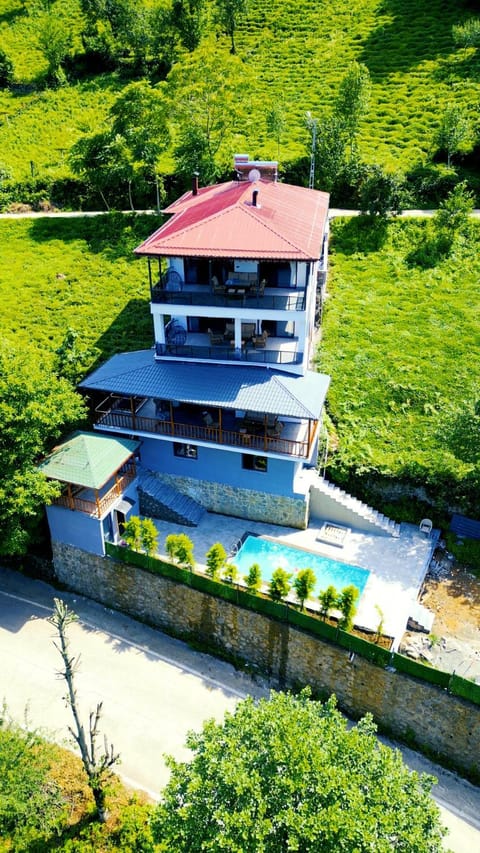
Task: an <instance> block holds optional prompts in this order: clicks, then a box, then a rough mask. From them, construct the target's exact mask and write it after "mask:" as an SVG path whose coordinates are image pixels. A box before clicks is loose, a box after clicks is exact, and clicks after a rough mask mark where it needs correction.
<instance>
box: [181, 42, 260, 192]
mask: <svg viewBox="0 0 480 853" xmlns="http://www.w3.org/2000/svg"><path fill="white" fill-rule="evenodd" d="M249 81H250V77H249V75H248V72H247V70H246V67H245V65H244V63H242V62H241V60H240V59H238V57H236V56H230V55H229V54H228V53H224V52H222V51H220V50H219V49H218V45H216V44H215V45H213V44H211V43H210V42H207V41H205V42H203V43H202V44H201V45H200V47H199V48H197V50H196V51H195V52H194V53H191V54H188V55H187V56H186V57H185V58H184V59H183V61H182V62H181V63H180V62H177V63H176V65H174V66H173V68H172V70H171V72H170V74H169V75H168V78H167V92H168V97H169V102H170V114H171V117H172V119H173V121H174V122H175V128H174V135H175V145H174V154H175V160H176V164H177V171H179V172H180V173H181V174H182V175H184V176H185V177H187V178H188V181H189V182H190V179H191V176H192V171H198V172H199V174H200V180H201V181H202V182H203V183H209V182H210V181H211V180H215V179H216V178H217V177H218V176H219V175H220V174H222V172H223V171H224V170H225V169H227V168H231V151H232V140H233V136H234V133H235V129H236V128H237V127H238V126H240V125H243V126H245V121H246V118H247V114H248V110H247V107H246V93H247V92H248V84H249Z"/></svg>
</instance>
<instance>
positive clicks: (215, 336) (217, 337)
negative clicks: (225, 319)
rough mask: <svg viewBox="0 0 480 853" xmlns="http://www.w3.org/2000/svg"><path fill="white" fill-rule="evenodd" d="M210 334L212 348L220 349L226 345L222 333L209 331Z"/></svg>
mask: <svg viewBox="0 0 480 853" xmlns="http://www.w3.org/2000/svg"><path fill="white" fill-rule="evenodd" d="M208 334H209V335H210V346H211V347H218V346H221V345H222V344H224V343H225V339H224V337H223V335H222V333H221V332H213V331H212V329H209V330H208Z"/></svg>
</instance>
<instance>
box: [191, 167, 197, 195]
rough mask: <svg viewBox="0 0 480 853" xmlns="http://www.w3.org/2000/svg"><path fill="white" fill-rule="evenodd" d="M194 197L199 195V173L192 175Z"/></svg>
mask: <svg viewBox="0 0 480 853" xmlns="http://www.w3.org/2000/svg"><path fill="white" fill-rule="evenodd" d="M192 195H198V172H194V173H193V175H192Z"/></svg>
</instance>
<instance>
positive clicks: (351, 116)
mask: <svg viewBox="0 0 480 853" xmlns="http://www.w3.org/2000/svg"><path fill="white" fill-rule="evenodd" d="M370 90H371V82H370V74H369V71H368V68H367V67H366V65H362V64H361V63H359V62H354V63H352V65H351V66H350V68H349V70H348V71H347V73H346V74H345V77H344V78H343V80H342V81H341V83H340V86H339V90H338V95H337V100H336V104H335V114H336V116H337V117H338V118H339V119H341V121H342V122H343V125H344V128H345V131H346V134H347V137H348V141H349V144H350V152H351V153H353V146H354V144H355V139H356V135H357V132H358V126H359V124H360V121H361V119H362V118H363V116H364V115H365V114H366V112H367V109H368V103H369V100H370Z"/></svg>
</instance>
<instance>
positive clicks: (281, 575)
mask: <svg viewBox="0 0 480 853" xmlns="http://www.w3.org/2000/svg"><path fill="white" fill-rule="evenodd" d="M291 577H292V576H291V575H290V574H289V573H288V572H287V571H285V569H282V568H278V569H275V571H274V572H273V574H272V579H271V581H270V584H269V587H268V592H269V594H270V595H271V597H272V598H273V600H274V601H281V600H282V598H286V597H287V595H288V593H289V592H290V589H291V584H290V578H291Z"/></svg>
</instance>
